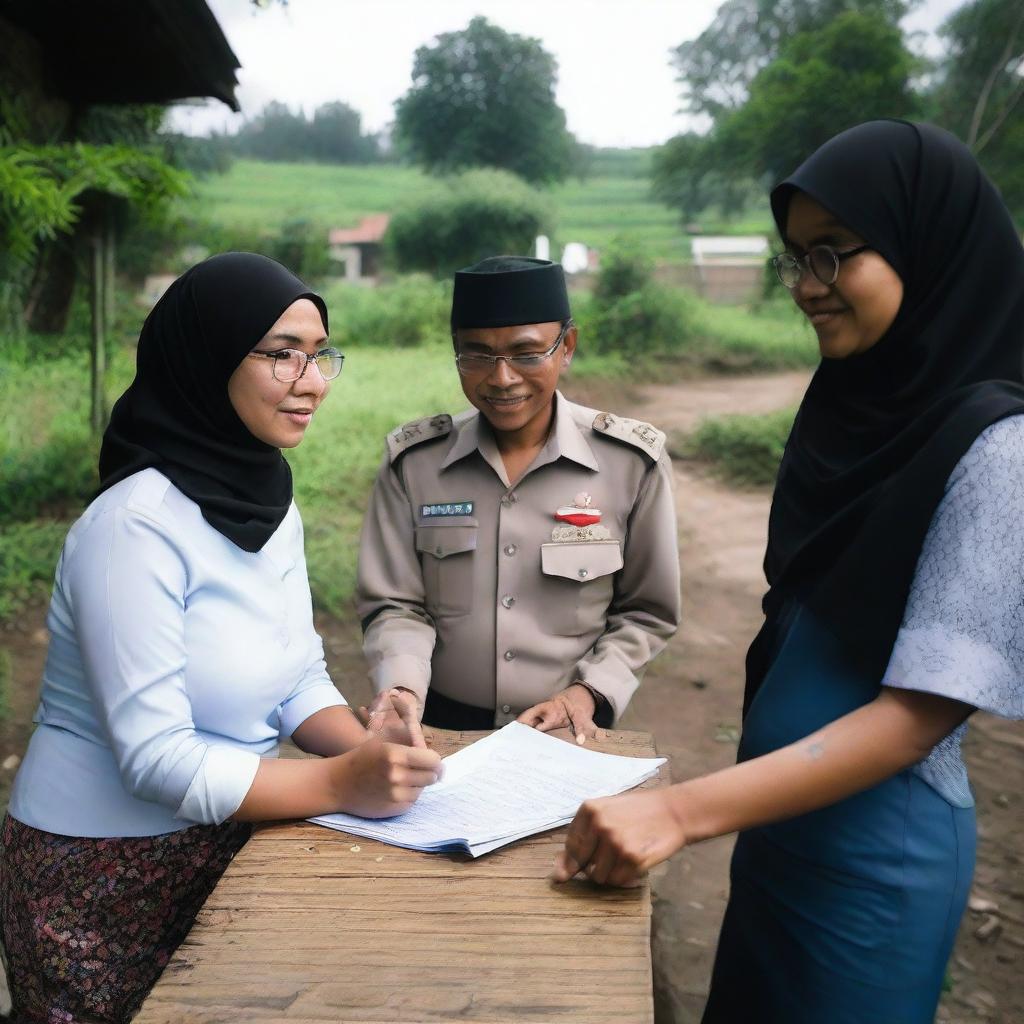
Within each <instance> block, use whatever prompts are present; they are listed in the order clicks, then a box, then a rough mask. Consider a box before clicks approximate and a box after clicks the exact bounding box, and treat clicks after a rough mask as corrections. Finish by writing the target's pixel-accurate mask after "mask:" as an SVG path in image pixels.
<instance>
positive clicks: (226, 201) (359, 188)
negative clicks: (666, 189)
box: [189, 159, 769, 263]
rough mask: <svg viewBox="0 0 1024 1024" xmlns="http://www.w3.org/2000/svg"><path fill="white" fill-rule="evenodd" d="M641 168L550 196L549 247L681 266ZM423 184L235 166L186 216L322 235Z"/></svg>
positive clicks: (669, 216) (624, 164) (392, 169)
mask: <svg viewBox="0 0 1024 1024" xmlns="http://www.w3.org/2000/svg"><path fill="white" fill-rule="evenodd" d="M642 166H643V164H642V162H640V163H638V162H637V160H635V159H634V160H621V161H618V162H614V161H613V162H609V161H603V162H598V163H597V165H596V167H595V170H596V171H597V172H598V173H595V174H593V175H592V176H590V177H588V178H587V179H586V180H583V181H579V180H576V179H571V180H569V181H567V182H565V183H563V184H561V185H558V186H556V187H555V188H553V189H552V190H551V193H550V194H551V197H552V199H553V201H554V206H555V210H556V216H557V223H556V225H555V229H554V232H553V237H554V241H555V244H556V246H558V247H560V246H561V245H562V244H564V243H565V242H571V241H578V242H583V243H585V244H586V245H588V246H590V247H592V248H597V249H601V248H603V247H605V246H607V245H608V243H609V242H610V241H611V240H612V239H613V238H614V237H615V236H616V235H619V234H624V233H627V234H631V235H634V236H635V237H637V238H638V239H639V240H640V241H642V242H643V243H644V244H645V245H646V246H647V247H648V249H649V251H650V253H651V255H652V256H654V258H655V259H657V260H659V261H661V262H667V263H684V262H688V261H689V258H690V247H689V240H688V238H687V237H686V236H685V235H684V234H683V232H682V230H681V228H680V225H679V218H678V216H677V215H676V214H675V213H674V212H673V211H672V210H669V209H667V208H666V207H664V206H662V205H661V204H660V203H657V202H655V201H654V200H653V199H652V198H651V197H650V186H649V182H648V179H647V177H646V174H644V173H639V172H638V170H637V169H638V168H640V167H642ZM427 181H428V179H427V178H426V177H425V176H424V174H423V173H422V172H420V171H417V170H414V169H412V168H409V167H399V166H397V165H393V164H380V165H374V166H369V167H340V166H333V165H323V164H286V163H263V162H260V161H256V160H237V161H235V163H234V164H233V165H232V167H231V169H230V171H228V173H227V174H225V175H219V176H212V177H210V178H207V179H205V180H203V181H202V182H200V183H199V186H198V197H197V199H196V200H195V201H193V202H191V203H190V204H189V212H190V213H193V214H195V215H197V216H199V217H200V218H202V219H204V220H207V221H210V222H212V223H220V224H224V225H227V226H230V227H240V228H246V229H252V228H254V227H256V226H262V227H263V228H265V229H266V230H268V231H274V230H276V229H277V228H279V227H280V226H281V225H282V224H283V223H285V222H287V221H289V220H295V219H299V218H302V219H306V220H309V221H312V222H314V223H316V224H319V225H321V226H323V227H324V228H325V229H326V228H332V227H347V226H351V225H354V224H356V223H357V222H358V221H359V219H360V218H361V217H363V216H365V215H366V214H368V213H388V212H391V211H392V210H394V209H395V208H396V207H397V206H398V205H399V204H401V203H403V202H405V201H407V200H409V199H411V198H415V196H416V193H417V191H419V190H422V189H423V188H424V186H425V185H426V183H427ZM737 216H738V218H739V219H737V222H736V224H737V227H736V228H732V227H730V228H729V230H737V231H739V232H749V231H751V230H753V229H754V228H755V227H756V226H757V225H758V224H760V225H762V227H761V230H764V231H767V230H768V225H769V217H768V208H767V203H766V205H765V208H764V210H755V211H752V212H751V211H743V212H742V213H740V214H738V215H737Z"/></svg>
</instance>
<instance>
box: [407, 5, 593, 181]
mask: <svg viewBox="0 0 1024 1024" xmlns="http://www.w3.org/2000/svg"><path fill="white" fill-rule="evenodd" d="M556 77H557V64H556V62H555V59H554V58H553V57H552V56H551V55H550V54H549V53H547V52H546V51H545V50H544V49H543V47H542V46H541V45H540V42H539V41H538V40H536V39H530V38H527V37H525V36H518V35H513V34H512V33H509V32H505V31H504V30H502V29H500V28H499V27H498V26H496V25H492V24H491V23H490V22H488V21H487V19H486V18H474V19H473V20H472V21H471V22H470V23H469V26H468V27H467V28H466V29H464V30H463V31H461V32H447V33H444V34H443V35H440V36H438V37H437V41H436V42H435V44H434V45H432V46H421V47H420V48H419V49H418V50H417V51H416V57H415V60H414V63H413V71H412V78H413V85H412V88H410V89H409V91H408V92H407V93H406V94H405V95H404V96H403V97H402V98H401V99H399V100H398V102H397V103H396V104H395V109H396V131H397V136H398V141H399V143H400V144H402V145H403V146H404V147H405V149H406V150H407V152H408V153H409V155H410V156H411V157H412V159H413V160H414V161H415V162H416V163H419V164H421V165H422V166H424V167H425V168H426V169H427V170H429V171H432V172H435V173H445V172H450V171H454V170H460V169H462V168H466V167H500V168H504V169H505V170H509V171H512V172H513V173H514V174H517V175H519V176H520V177H522V178H525V179H526V180H527V181H531V182H548V181H560V180H562V179H563V178H565V176H566V175H567V174H568V172H569V170H570V168H571V164H572V159H573V146H574V143H573V138H572V136H571V135H570V134H569V132H568V131H567V129H566V127H565V114H564V113H563V111H562V109H561V108H560V107H559V106H558V104H557V103H556V102H555V80H556Z"/></svg>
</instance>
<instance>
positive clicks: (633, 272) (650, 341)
mask: <svg viewBox="0 0 1024 1024" xmlns="http://www.w3.org/2000/svg"><path fill="white" fill-rule="evenodd" d="M653 271H654V261H653V260H652V259H651V257H650V255H649V254H648V253H647V252H646V250H645V248H644V246H643V244H642V243H640V242H639V241H638V240H637V239H635V238H630V237H628V236H623V237H620V238H618V239H616V240H615V242H614V243H613V244H612V245H611V246H609V248H608V249H607V251H606V252H605V253H603V254H602V256H601V269H600V271H599V273H598V277H597V281H596V282H595V285H594V294H593V300H592V302H591V304H590V307H589V310H588V311H587V313H583V312H582V311H581V313H580V315H581V316H582V317H583V323H584V324H585V331H584V332H583V336H584V338H585V339H587V341H588V343H589V345H590V346H591V347H592V348H593V350H594V351H596V352H618V353H621V354H623V355H626V356H633V355H640V354H652V353H659V354H660V353H667V352H674V351H678V350H679V349H681V348H683V347H684V346H685V345H686V344H687V342H688V341H689V340H690V338H691V337H692V321H693V315H692V304H691V301H690V298H689V297H688V296H687V295H686V294H685V293H683V292H682V291H680V290H678V289H673V288H666V287H665V286H663V285H659V284H657V283H655V282H654V280H653V277H652V275H653Z"/></svg>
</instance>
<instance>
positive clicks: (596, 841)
mask: <svg viewBox="0 0 1024 1024" xmlns="http://www.w3.org/2000/svg"><path fill="white" fill-rule="evenodd" d="M686 839H687V837H686V831H685V829H684V827H683V824H682V822H681V821H680V820H679V815H678V814H677V813H676V810H675V809H674V807H673V806H672V800H671V796H670V790H667V789H646V790H637V791H635V792H632V793H623V794H621V795H619V796H611V797H603V798H602V799H599V800H587V801H585V802H584V803H583V804H582V806H581V807H580V809H579V810H578V811H577V812H576V817H575V818H574V819H573V822H572V824H571V825H570V826H569V834H568V835H567V836H566V839H565V848H564V849H563V850H562V852H561V853H560V854H559V855H558V859H557V860H556V861H555V870H554V872H553V873H552V876H551V877H552V878H553V879H554V880H555V881H556V882H567V881H568V880H569V879H570V878H572V877H573V876H574V875H577V874H582V875H584V876H585V877H587V878H589V879H590V880H591V881H592V882H597V883H598V884H599V885H620V886H636V885H639V884H640V882H641V881H642V879H643V877H644V875H645V874H646V873H647V872H648V870H649V869H650V868H652V867H653V866H654V865H655V864H659V863H660V862H661V861H663V860H665V859H666V858H667V857H670V856H671V855H672V854H673V853H675V852H676V851H677V850H681V849H682V848H683V847H684V846H685V845H686Z"/></svg>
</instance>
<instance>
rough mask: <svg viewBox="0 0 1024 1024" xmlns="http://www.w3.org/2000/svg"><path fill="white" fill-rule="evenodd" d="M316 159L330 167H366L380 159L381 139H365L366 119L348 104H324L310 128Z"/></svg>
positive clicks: (314, 117) (314, 116) (366, 136)
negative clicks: (362, 165) (339, 165)
mask: <svg viewBox="0 0 1024 1024" xmlns="http://www.w3.org/2000/svg"><path fill="white" fill-rule="evenodd" d="M309 135H310V142H311V148H312V152H313V155H314V156H315V157H316V159H317V160H321V161H323V162H324V163H329V164H365V163H370V162H372V161H373V160H376V159H377V157H378V150H377V139H376V137H375V136H373V135H364V134H363V129H362V117H361V115H360V113H359V111H358V110H355V109H354V108H353V107H350V106H349V105H348V104H347V103H342V102H341V101H337V100H336V101H335V102H333V103H324V104H323V105H322V106H319V107H317V108H316V110H315V111H314V112H313V120H312V123H311V124H310V126H309Z"/></svg>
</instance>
